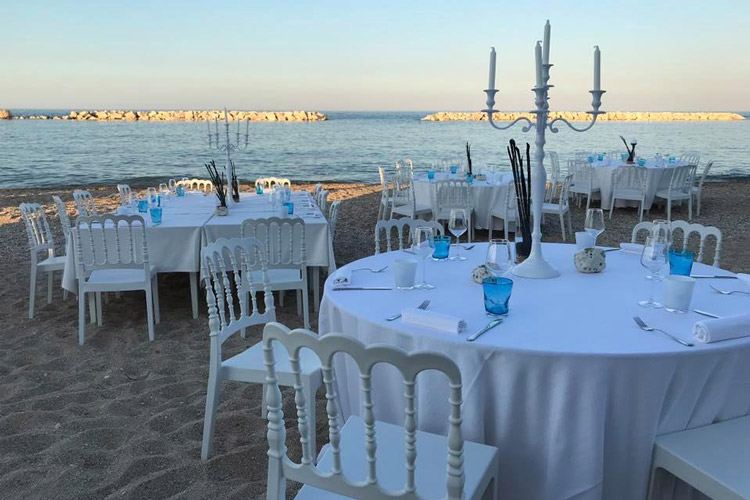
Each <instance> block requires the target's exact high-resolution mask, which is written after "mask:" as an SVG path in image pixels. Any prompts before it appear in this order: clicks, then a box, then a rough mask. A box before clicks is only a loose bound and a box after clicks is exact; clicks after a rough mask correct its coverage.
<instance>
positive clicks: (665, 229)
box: [646, 219, 672, 281]
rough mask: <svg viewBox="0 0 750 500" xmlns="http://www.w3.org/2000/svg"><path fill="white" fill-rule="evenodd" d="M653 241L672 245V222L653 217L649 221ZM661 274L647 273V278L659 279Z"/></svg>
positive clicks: (668, 245)
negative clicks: (652, 219) (651, 220)
mask: <svg viewBox="0 0 750 500" xmlns="http://www.w3.org/2000/svg"><path fill="white" fill-rule="evenodd" d="M649 236H651V237H652V238H653V239H654V241H657V242H660V243H664V244H665V245H666V246H667V248H669V247H671V246H672V223H671V222H669V221H668V220H666V219H654V221H653V222H652V223H651V231H650V232H649ZM661 278H662V277H661V275H648V276H646V279H647V280H651V279H655V280H656V281H661Z"/></svg>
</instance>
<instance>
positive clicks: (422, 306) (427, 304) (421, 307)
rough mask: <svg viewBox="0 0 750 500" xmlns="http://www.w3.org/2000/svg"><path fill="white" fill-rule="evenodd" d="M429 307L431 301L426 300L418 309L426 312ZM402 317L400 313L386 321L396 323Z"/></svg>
mask: <svg viewBox="0 0 750 500" xmlns="http://www.w3.org/2000/svg"><path fill="white" fill-rule="evenodd" d="M429 305H430V301H429V300H425V301H424V302H422V303H421V304H419V307H417V309H421V310H423V311H424V310H425V309H427V306H429ZM400 317H401V313H398V314H394V315H393V316H388V317H387V318H385V320H386V321H396V320H397V319H398V318H400Z"/></svg>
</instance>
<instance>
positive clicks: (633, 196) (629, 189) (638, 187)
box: [609, 166, 647, 221]
mask: <svg viewBox="0 0 750 500" xmlns="http://www.w3.org/2000/svg"><path fill="white" fill-rule="evenodd" d="M646 181H647V177H646V169H645V168H643V167H634V166H619V167H617V169H616V170H615V171H614V173H613V174H612V197H611V200H610V202H609V218H610V219H612V212H613V211H614V209H615V200H617V199H619V200H632V201H637V202H638V212H639V217H638V220H639V221H642V220H643V208H644V205H645V204H646Z"/></svg>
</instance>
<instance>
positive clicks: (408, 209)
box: [390, 174, 432, 219]
mask: <svg viewBox="0 0 750 500" xmlns="http://www.w3.org/2000/svg"><path fill="white" fill-rule="evenodd" d="M431 213H432V207H430V206H429V205H425V204H417V197H416V195H415V193H414V179H412V178H411V177H410V176H409V175H403V174H400V175H396V176H394V177H393V194H392V198H391V217H390V218H391V219H393V216H394V215H399V216H401V217H411V218H412V219H417V218H419V216H420V215H422V216H426V215H430V214H431Z"/></svg>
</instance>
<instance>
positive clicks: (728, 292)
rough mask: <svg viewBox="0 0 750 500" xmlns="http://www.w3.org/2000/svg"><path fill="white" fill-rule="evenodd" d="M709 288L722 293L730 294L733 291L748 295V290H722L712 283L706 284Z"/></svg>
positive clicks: (749, 293)
mask: <svg viewBox="0 0 750 500" xmlns="http://www.w3.org/2000/svg"><path fill="white" fill-rule="evenodd" d="M708 286H710V287H711V288H713V289H714V290H715V291H717V292H719V293H720V294H722V295H732V294H733V293H742V294H744V295H750V292H745V291H744V290H722V289H720V288H716V287H715V286H713V285H708Z"/></svg>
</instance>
